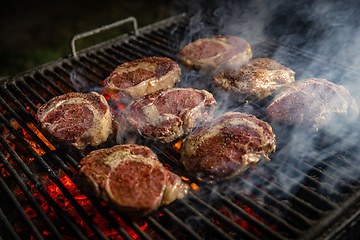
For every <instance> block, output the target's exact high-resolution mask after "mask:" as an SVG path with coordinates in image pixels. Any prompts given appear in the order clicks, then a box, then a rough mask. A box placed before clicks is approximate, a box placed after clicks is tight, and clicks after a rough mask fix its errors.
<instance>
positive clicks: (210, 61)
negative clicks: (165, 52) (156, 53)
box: [178, 35, 252, 71]
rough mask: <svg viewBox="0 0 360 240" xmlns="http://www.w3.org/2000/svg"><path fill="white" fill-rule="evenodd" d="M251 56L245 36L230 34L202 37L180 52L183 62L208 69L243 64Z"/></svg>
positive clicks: (180, 58)
mask: <svg viewBox="0 0 360 240" xmlns="http://www.w3.org/2000/svg"><path fill="white" fill-rule="evenodd" d="M251 58H252V51H251V47H250V44H249V43H248V42H247V41H246V40H245V39H243V38H239V37H235V36H230V35H215V36H211V37H209V38H200V39H198V40H196V41H194V42H191V43H189V44H188V45H186V46H184V47H183V48H181V49H180V52H179V54H178V59H179V60H180V62H181V63H182V64H184V65H186V66H188V67H192V68H195V69H198V70H199V69H204V70H206V71H209V70H210V71H214V70H216V69H217V68H218V67H225V66H226V67H237V66H241V65H242V64H244V63H247V62H248V61H249V60H250V59H251Z"/></svg>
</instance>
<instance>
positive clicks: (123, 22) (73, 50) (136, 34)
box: [71, 17, 139, 58]
mask: <svg viewBox="0 0 360 240" xmlns="http://www.w3.org/2000/svg"><path fill="white" fill-rule="evenodd" d="M128 22H133V28H134V33H135V36H138V35H139V30H138V24H137V20H136V18H135V17H128V18H126V19H123V20H119V21H117V22H114V23H111V24H109V25H105V26H102V27H99V28H96V29H93V30H90V31H87V32H83V33H79V34H76V35H75V36H74V37H73V38H72V39H71V53H72V55H73V56H74V57H75V58H77V53H76V49H75V41H76V40H79V39H81V38H85V37H88V36H91V35H94V34H97V33H99V32H102V31H105V30H108V29H111V28H114V27H118V26H120V25H122V24H125V23H128Z"/></svg>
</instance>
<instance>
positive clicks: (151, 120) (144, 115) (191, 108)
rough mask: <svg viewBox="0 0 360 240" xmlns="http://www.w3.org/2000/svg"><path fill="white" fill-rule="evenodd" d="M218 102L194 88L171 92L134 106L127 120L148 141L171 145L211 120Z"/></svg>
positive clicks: (145, 97) (127, 111) (152, 96)
mask: <svg viewBox="0 0 360 240" xmlns="http://www.w3.org/2000/svg"><path fill="white" fill-rule="evenodd" d="M215 106H216V101H215V99H214V97H213V96H212V94H211V93H209V92H207V91H205V90H197V89H193V88H170V89H163V90H160V91H157V92H155V93H151V94H149V95H146V96H144V97H142V98H139V99H138V100H136V101H134V102H132V103H131V104H130V105H129V106H128V107H127V108H126V110H125V116H126V117H125V118H126V120H127V121H128V122H129V123H130V125H131V126H132V127H134V128H135V129H137V130H138V132H139V133H140V134H141V135H142V136H144V137H145V138H148V139H151V140H154V141H160V142H163V143H169V142H172V141H174V140H176V139H177V138H179V137H182V136H183V135H185V134H187V133H189V132H190V131H191V130H193V129H194V128H195V127H196V125H197V124H199V123H200V122H203V121H207V120H209V119H210V118H212V116H213V113H214V110H215Z"/></svg>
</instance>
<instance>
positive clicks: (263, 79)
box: [214, 58, 295, 99]
mask: <svg viewBox="0 0 360 240" xmlns="http://www.w3.org/2000/svg"><path fill="white" fill-rule="evenodd" d="M214 81H215V86H220V87H221V88H222V89H224V90H231V91H234V92H237V93H241V94H242V95H245V96H251V97H255V98H257V99H264V98H266V97H268V96H270V95H271V94H273V92H274V91H276V90H278V89H279V88H281V87H283V86H285V85H287V84H290V83H292V82H294V81H295V72H294V71H292V70H291V69H289V68H287V67H285V66H283V65H281V64H279V63H277V62H275V61H274V60H272V59H269V58H255V59H253V60H251V61H250V62H249V63H247V64H244V65H242V66H241V67H240V68H225V69H222V70H221V71H220V72H218V73H217V74H216V75H215V76H214Z"/></svg>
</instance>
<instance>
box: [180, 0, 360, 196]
mask: <svg viewBox="0 0 360 240" xmlns="http://www.w3.org/2000/svg"><path fill="white" fill-rule="evenodd" d="M179 5H184V6H186V7H185V10H186V11H187V12H189V13H190V15H192V16H193V17H192V18H191V20H190V24H189V26H188V27H187V31H186V36H185V38H184V39H183V40H182V42H181V44H180V47H182V46H184V45H186V44H188V43H189V42H192V41H194V40H196V39H198V38H203V37H208V36H211V35H215V34H229V35H234V36H238V37H242V38H244V39H246V40H247V41H248V42H249V43H250V45H252V46H255V45H257V44H261V43H262V42H265V44H266V42H271V41H276V42H279V43H280V45H277V47H278V49H277V50H276V51H275V52H274V53H272V56H271V58H272V59H274V60H275V61H278V62H280V63H281V64H283V65H285V66H287V67H291V66H294V68H299V69H300V71H297V72H296V76H295V77H296V79H297V80H299V79H303V78H312V77H318V78H325V79H327V80H329V81H332V82H334V83H336V84H340V85H343V86H344V87H345V88H346V89H348V90H349V92H350V94H351V95H352V96H353V97H354V98H355V100H356V102H357V105H358V106H360V94H359V93H360V77H359V76H360V74H359V73H357V71H358V68H359V67H358V66H360V65H359V64H360V27H359V26H360V18H359V17H358V16H360V4H359V3H357V1H339V0H337V1H335V0H330V1H325V0H300V1H286V0H277V1H275V0H273V1H265V0H253V1H235V0H232V1H218V0H215V1H209V0H208V1H195V2H194V1H191V3H190V4H189V3H188V2H181V3H180V4H179ZM256 50H257V51H258V52H254V55H255V56H256V55H260V56H263V55H266V54H267V53H266V52H261V51H263V49H262V48H261V47H260V48H258V49H256ZM289 51H291V52H294V51H295V52H299V53H301V54H302V56H305V58H306V59H307V60H306V62H299V60H298V59H296V58H295V59H294V55H293V54H289ZM300 59H302V58H300ZM287 64H288V65H287ZM290 65H291V66H290ZM294 70H295V69H294ZM192 74H194V73H193V72H192ZM185 78H186V77H185ZM192 78H194V76H191V79H192ZM217 100H218V99H217ZM218 102H219V101H218ZM220 104H221V105H226V104H227V102H226V101H225V102H221V103H220ZM218 111H222V110H221V109H218ZM223 111H224V110H223ZM225 111H226V110H225ZM327 128H328V129H327V130H326V129H325V133H324V134H325V135H326V137H327V138H330V139H331V138H332V139H335V140H336V141H335V142H333V143H332V144H328V145H325V146H323V150H322V151H316V147H317V145H316V144H318V143H317V141H318V140H317V139H315V137H314V135H312V134H311V132H310V133H309V132H307V131H306V130H305V131H304V130H303V129H302V130H298V129H296V130H293V131H289V132H288V135H290V136H289V137H288V138H287V140H289V141H288V142H287V143H286V144H283V146H282V148H281V149H279V150H278V152H277V153H276V156H277V157H281V159H282V161H279V162H275V163H272V164H273V165H272V166H273V167H276V168H277V169H279V170H280V171H281V172H284V173H286V174H287V175H290V176H297V179H295V180H296V181H295V182H296V183H294V184H292V183H291V182H289V181H288V177H284V178H283V176H282V175H279V176H276V178H277V180H278V181H279V182H280V184H281V185H282V186H284V188H285V189H286V190H288V191H295V190H294V188H296V186H297V183H299V182H302V181H304V176H303V175H301V174H300V175H299V174H296V173H294V172H291V171H292V169H294V171H302V172H305V173H306V172H307V170H308V169H310V168H311V167H312V166H316V165H317V164H318V163H319V161H313V162H312V161H311V159H318V160H324V159H328V158H333V157H334V154H336V153H337V152H341V151H343V150H344V146H349V143H355V142H357V141H358V139H359V132H357V131H350V132H349V131H346V130H344V124H338V123H337V124H335V125H331V126H328V127H327ZM282 134H284V133H282ZM319 134H320V133H319ZM305 160H306V164H304V163H303V162H302V161H305ZM274 161H276V159H275V160H274ZM286 161H293V162H291V163H290V165H291V166H292V167H291V168H289V165H288V164H283V163H284V162H286ZM294 161H295V162H294ZM330 170H331V168H330ZM331 171H333V174H336V171H335V170H331ZM356 171H357V169H355V170H354V169H347V170H346V172H349V173H350V174H351V173H354V174H355V172H356ZM328 178H329V176H328V175H326V174H325V175H324V179H323V180H324V181H325V182H326V183H327V184H331V181H329V179H328ZM320 180H321V179H320ZM333 185H334V186H333V187H336V186H337V185H338V182H336V181H335V182H334V183H333ZM319 188H321V186H320V187H319Z"/></svg>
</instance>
